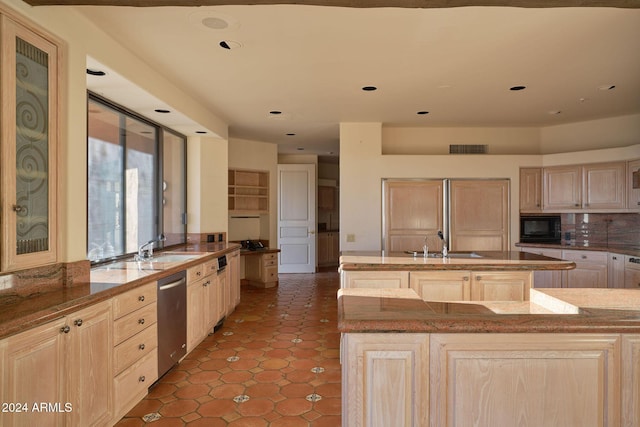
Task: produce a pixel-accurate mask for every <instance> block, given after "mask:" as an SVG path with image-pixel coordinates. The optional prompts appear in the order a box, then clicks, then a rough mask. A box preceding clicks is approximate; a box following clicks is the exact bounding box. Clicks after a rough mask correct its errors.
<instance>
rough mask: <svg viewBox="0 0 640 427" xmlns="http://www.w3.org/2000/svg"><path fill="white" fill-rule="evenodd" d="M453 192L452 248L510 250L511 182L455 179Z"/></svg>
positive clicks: (458, 249)
mask: <svg viewBox="0 0 640 427" xmlns="http://www.w3.org/2000/svg"><path fill="white" fill-rule="evenodd" d="M450 191H451V195H450V198H451V207H450V209H451V224H450V230H451V247H450V248H449V249H450V250H454V251H506V250H509V181H508V180H498V179H487V180H476V179H473V180H453V181H451V186H450Z"/></svg>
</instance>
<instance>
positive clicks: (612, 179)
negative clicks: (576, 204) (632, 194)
mask: <svg viewBox="0 0 640 427" xmlns="http://www.w3.org/2000/svg"><path fill="white" fill-rule="evenodd" d="M625 172H626V164H625V163H624V162H614V163H598V164H592V165H585V166H583V170H582V178H583V183H582V188H583V193H584V194H583V208H585V209H625V208H626V207H627V186H626V177H625Z"/></svg>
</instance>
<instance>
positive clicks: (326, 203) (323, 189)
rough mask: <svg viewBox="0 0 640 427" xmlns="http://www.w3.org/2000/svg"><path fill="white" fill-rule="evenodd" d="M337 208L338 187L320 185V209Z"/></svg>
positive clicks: (331, 209) (329, 209) (330, 209)
mask: <svg viewBox="0 0 640 427" xmlns="http://www.w3.org/2000/svg"><path fill="white" fill-rule="evenodd" d="M335 208H336V188H335V187H329V186H325V185H319V186H318V209H320V210H323V211H333V210H335Z"/></svg>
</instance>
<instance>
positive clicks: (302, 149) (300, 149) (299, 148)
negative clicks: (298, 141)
mask: <svg viewBox="0 0 640 427" xmlns="http://www.w3.org/2000/svg"><path fill="white" fill-rule="evenodd" d="M296 150H298V151H304V148H302V147H298V148H296Z"/></svg>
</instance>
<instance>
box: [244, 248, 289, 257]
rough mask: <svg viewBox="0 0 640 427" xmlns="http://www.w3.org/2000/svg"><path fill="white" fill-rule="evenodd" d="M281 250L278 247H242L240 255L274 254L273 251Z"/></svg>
mask: <svg viewBox="0 0 640 427" xmlns="http://www.w3.org/2000/svg"><path fill="white" fill-rule="evenodd" d="M278 252H280V249H278V248H261V249H254V250H251V249H244V248H242V249H240V255H242V256H245V255H262V254H273V253H278Z"/></svg>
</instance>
